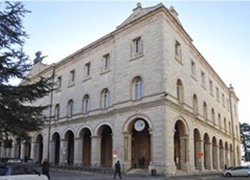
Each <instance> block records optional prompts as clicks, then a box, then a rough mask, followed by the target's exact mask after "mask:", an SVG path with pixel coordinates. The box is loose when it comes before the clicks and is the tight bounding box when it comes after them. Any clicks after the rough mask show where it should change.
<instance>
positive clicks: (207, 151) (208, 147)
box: [203, 133, 211, 170]
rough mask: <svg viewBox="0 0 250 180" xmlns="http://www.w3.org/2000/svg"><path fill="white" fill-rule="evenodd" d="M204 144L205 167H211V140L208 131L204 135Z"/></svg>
mask: <svg viewBox="0 0 250 180" xmlns="http://www.w3.org/2000/svg"><path fill="white" fill-rule="evenodd" d="M203 141H204V146H203V152H204V168H205V169H209V170H210V169H211V158H210V157H211V151H210V150H211V142H210V139H209V135H208V133H205V134H204V137H203Z"/></svg>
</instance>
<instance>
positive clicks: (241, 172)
mask: <svg viewBox="0 0 250 180" xmlns="http://www.w3.org/2000/svg"><path fill="white" fill-rule="evenodd" d="M224 176H227V177H231V176H250V167H249V166H235V167H231V168H228V169H226V170H225V172H224Z"/></svg>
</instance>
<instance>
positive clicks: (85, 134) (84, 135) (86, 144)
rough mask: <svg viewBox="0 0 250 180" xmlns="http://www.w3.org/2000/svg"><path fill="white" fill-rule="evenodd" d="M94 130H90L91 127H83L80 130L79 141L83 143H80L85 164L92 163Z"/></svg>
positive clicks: (82, 160)
mask: <svg viewBox="0 0 250 180" xmlns="http://www.w3.org/2000/svg"><path fill="white" fill-rule="evenodd" d="M92 134H93V133H92V131H91V130H90V128H89V127H83V128H82V129H81V130H80V132H79V135H78V137H79V140H80V141H79V142H78V143H80V144H81V145H79V149H82V151H81V153H82V156H81V157H82V159H81V162H82V164H83V165H84V166H89V165H91V144H92V140H91V136H92Z"/></svg>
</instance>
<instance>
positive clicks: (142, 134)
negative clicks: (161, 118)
mask: <svg viewBox="0 0 250 180" xmlns="http://www.w3.org/2000/svg"><path fill="white" fill-rule="evenodd" d="M152 128H153V127H152V122H151V120H150V119H149V117H147V116H146V115H144V114H136V115H133V116H131V117H129V118H128V119H127V120H126V122H125V124H124V126H123V134H124V143H125V144H124V147H125V148H124V159H125V161H128V162H130V167H131V168H148V165H149V163H150V161H151V159H152V157H151V156H152V155H151V152H152V150H151V143H152V142H151V131H152Z"/></svg>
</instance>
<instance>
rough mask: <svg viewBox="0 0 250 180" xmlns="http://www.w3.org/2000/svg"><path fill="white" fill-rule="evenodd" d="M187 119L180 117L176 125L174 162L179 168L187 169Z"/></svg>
mask: <svg viewBox="0 0 250 180" xmlns="http://www.w3.org/2000/svg"><path fill="white" fill-rule="evenodd" d="M187 134H188V133H187V126H186V124H185V121H183V120H181V119H178V120H177V121H176V122H175V125H174V139H173V140H174V162H175V164H176V167H177V169H182V170H186V169H185V167H186V166H185V164H186V163H187V162H188V154H187V153H188V135H187Z"/></svg>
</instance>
